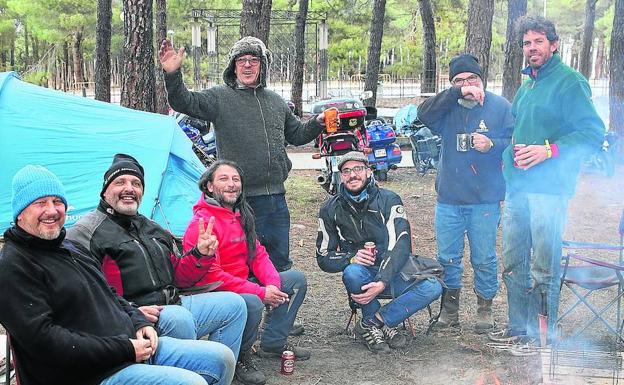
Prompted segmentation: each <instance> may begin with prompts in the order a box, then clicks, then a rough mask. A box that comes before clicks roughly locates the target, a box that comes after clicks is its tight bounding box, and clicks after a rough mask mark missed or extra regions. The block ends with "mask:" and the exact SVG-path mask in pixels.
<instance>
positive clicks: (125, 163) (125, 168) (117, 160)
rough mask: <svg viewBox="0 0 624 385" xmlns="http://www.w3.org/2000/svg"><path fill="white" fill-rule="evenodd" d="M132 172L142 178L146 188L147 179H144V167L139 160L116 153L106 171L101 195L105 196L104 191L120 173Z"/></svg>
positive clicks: (131, 173)
mask: <svg viewBox="0 0 624 385" xmlns="http://www.w3.org/2000/svg"><path fill="white" fill-rule="evenodd" d="M124 174H130V175H134V176H136V177H137V178H139V179H140V180H141V184H142V185H143V188H145V180H144V179H143V167H142V166H141V165H140V164H139V162H138V161H137V160H136V159H134V158H133V157H131V156H130V155H126V154H116V155H115V157H114V158H113V163H112V164H111V166H110V167H109V168H108V170H106V172H105V173H104V184H103V185H102V192H100V196H101V197H102V198H103V197H104V192H105V191H106V189H107V188H108V186H109V185H110V184H111V182H112V181H113V180H115V178H117V177H118V176H120V175H124Z"/></svg>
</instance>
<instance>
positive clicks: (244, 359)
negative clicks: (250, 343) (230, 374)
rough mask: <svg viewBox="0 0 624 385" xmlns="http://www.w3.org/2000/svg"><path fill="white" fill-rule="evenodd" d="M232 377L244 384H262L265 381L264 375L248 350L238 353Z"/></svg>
mask: <svg viewBox="0 0 624 385" xmlns="http://www.w3.org/2000/svg"><path fill="white" fill-rule="evenodd" d="M234 377H236V379H237V380H238V381H240V382H242V383H243V384H245V385H264V384H265V383H266V377H265V375H264V373H262V371H260V370H258V368H256V365H255V364H254V362H253V360H252V358H251V351H250V350H248V351H246V352H241V353H240V357H239V358H238V361H237V362H236V370H235V371H234Z"/></svg>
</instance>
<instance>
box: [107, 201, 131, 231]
mask: <svg viewBox="0 0 624 385" xmlns="http://www.w3.org/2000/svg"><path fill="white" fill-rule="evenodd" d="M97 209H98V210H99V211H101V212H103V213H104V214H106V215H107V216H108V217H109V218H110V219H112V220H113V221H114V222H115V223H117V224H118V225H120V226H121V227H124V228H129V227H130V226H131V225H132V220H133V219H136V218H138V217H139V214H136V215H125V214H121V213H118V212H117V211H115V209H114V208H113V207H112V206H111V205H109V204H108V203H107V202H106V201H105V200H104V199H100V204H99V205H98V207H97Z"/></svg>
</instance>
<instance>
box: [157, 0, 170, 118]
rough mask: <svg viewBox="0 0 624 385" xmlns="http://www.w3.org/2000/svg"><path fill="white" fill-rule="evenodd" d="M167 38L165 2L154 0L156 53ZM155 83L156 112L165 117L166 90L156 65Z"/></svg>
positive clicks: (167, 105)
mask: <svg viewBox="0 0 624 385" xmlns="http://www.w3.org/2000/svg"><path fill="white" fill-rule="evenodd" d="M166 38H167V0H156V52H158V49H159V47H160V43H161V42H162V41H163V40H165V39H166ZM154 78H155V81H156V106H155V108H156V112H158V113H159V114H163V115H166V114H167V113H168V112H169V103H168V102H167V90H166V89H165V77H164V75H163V71H162V68H161V67H160V65H156V68H155V71H154Z"/></svg>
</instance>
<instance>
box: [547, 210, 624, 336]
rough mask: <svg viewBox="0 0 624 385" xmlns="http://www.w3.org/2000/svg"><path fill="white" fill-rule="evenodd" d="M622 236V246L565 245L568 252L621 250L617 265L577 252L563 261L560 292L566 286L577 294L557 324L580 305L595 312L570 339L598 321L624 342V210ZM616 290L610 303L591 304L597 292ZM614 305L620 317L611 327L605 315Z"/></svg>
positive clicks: (580, 243) (581, 243) (617, 317)
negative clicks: (623, 313) (623, 320)
mask: <svg viewBox="0 0 624 385" xmlns="http://www.w3.org/2000/svg"><path fill="white" fill-rule="evenodd" d="M619 235H620V244H619V245H609V244H601V243H587V242H569V241H564V243H563V247H564V248H565V249H575V250H583V252H584V253H586V252H587V251H595V250H611V251H619V260H618V263H610V262H605V261H601V260H598V259H596V258H593V257H588V256H586V255H581V254H578V253H576V252H568V253H567V254H566V255H565V256H564V257H563V258H562V261H563V268H562V272H561V282H560V290H562V289H563V287H564V286H565V287H567V288H568V289H569V290H570V291H571V292H572V293H573V294H574V295H575V299H576V302H575V303H574V304H573V305H572V306H571V307H570V308H568V309H567V310H566V311H564V312H563V313H562V314H561V315H560V316H559V318H558V320H557V323H558V324H561V322H562V321H563V320H564V319H565V318H566V317H568V316H569V315H570V313H571V312H572V311H573V310H574V309H576V308H577V307H579V306H581V305H584V306H585V307H586V308H588V309H589V310H590V311H591V313H592V316H591V318H590V319H589V320H588V321H586V322H585V323H584V324H583V325H582V326H581V327H579V328H576V329H575V331H574V334H573V335H572V336H571V337H570V338H571V339H574V338H576V337H578V336H579V335H580V334H581V333H583V332H584V331H585V330H586V329H587V328H588V327H590V326H591V325H593V324H594V323H595V322H596V321H599V322H600V323H602V324H603V325H604V326H605V327H606V328H607V330H608V331H609V332H611V333H613V334H614V336H616V338H617V341H619V342H624V338H623V336H622V328H623V326H624V323H623V322H622V317H621V310H622V297H624V211H622V217H621V219H620V225H619ZM571 262H578V264H577V263H574V264H571ZM613 287H615V288H616V289H617V292H616V293H615V295H614V296H613V297H612V298H611V299H610V300H609V301H608V303H607V304H601V305H598V304H596V303H592V302H591V301H590V297H591V296H592V294H593V293H594V292H597V291H599V290H603V289H608V288H613ZM614 306H616V308H617V314H616V322H615V324H612V323H610V322H609V320H607V318H606V317H605V316H604V314H605V312H607V311H608V310H610V309H611V308H613V307H614Z"/></svg>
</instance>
